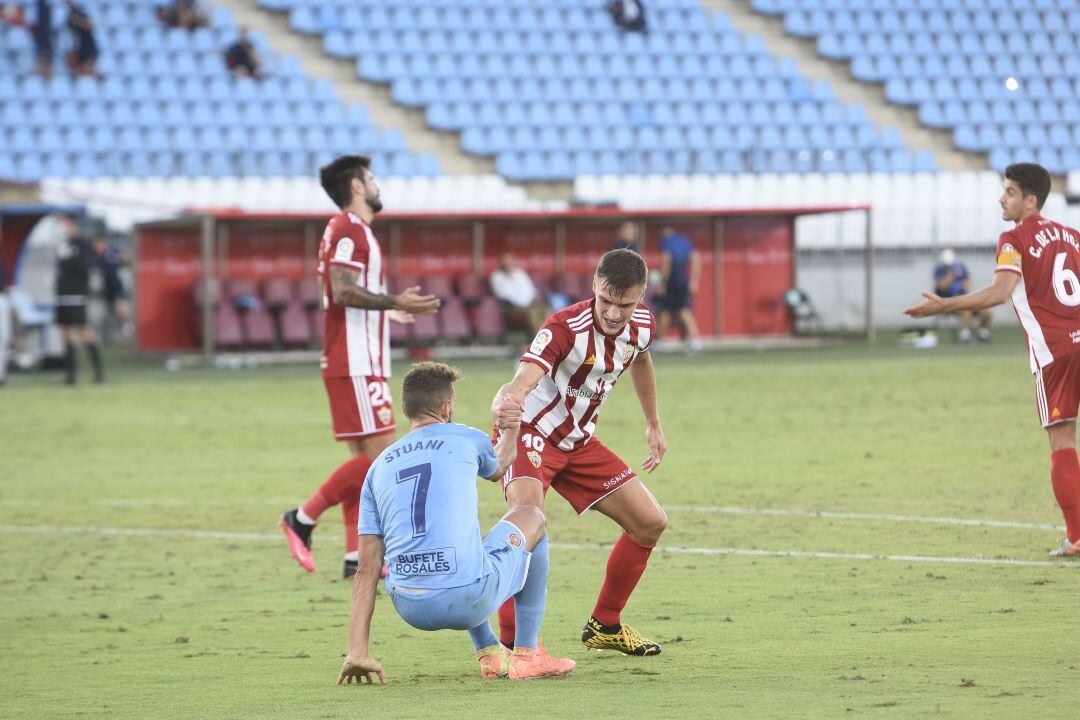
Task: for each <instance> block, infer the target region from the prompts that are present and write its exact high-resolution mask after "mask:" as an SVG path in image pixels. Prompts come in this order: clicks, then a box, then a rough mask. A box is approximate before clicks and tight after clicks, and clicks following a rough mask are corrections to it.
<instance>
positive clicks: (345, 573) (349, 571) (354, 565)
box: [341, 558, 360, 580]
mask: <svg viewBox="0 0 1080 720" xmlns="http://www.w3.org/2000/svg"><path fill="white" fill-rule="evenodd" d="M359 569H360V561H359V560H349V559H348V558H346V559H345V569H344V570H342V571H341V577H343V578H345V579H346V580H351V579H352V576H353V575H355V574H356V571H357V570H359Z"/></svg>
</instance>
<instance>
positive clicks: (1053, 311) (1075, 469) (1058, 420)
mask: <svg viewBox="0 0 1080 720" xmlns="http://www.w3.org/2000/svg"><path fill="white" fill-rule="evenodd" d="M1049 194H1050V173H1048V172H1047V171H1046V169H1045V168H1043V167H1042V166H1040V165H1036V164H1034V163H1017V164H1014V165H1010V166H1009V167H1007V168H1005V180H1004V192H1003V193H1002V195H1001V198H1000V199H999V200H998V202H999V203H1000V204H1001V208H1002V214H1001V216H1002V218H1003V219H1005V220H1011V221H1013V222H1015V223H1016V227H1014V228H1013V229H1012V230H1009V231H1008V232H1004V233H1002V234H1001V237H1000V238H999V239H998V246H997V269H996V270H995V272H994V282H993V284H992V285H990V286H989V287H986V288H983V289H982V290H979V291H978V292H975V293H971V294H970V295H961V296H959V297H953V298H941V297H938V296H937V295H935V294H933V293H926V292H924V293H923V296H924V297H925V298H926V299H925V300H923V302H921V303H919V304H918V305H915V306H913V307H910V308H908V309H907V310H905V311H904V312H906V313H907V314H908V315H911V316H912V317H927V316H930V315H938V314H940V313H947V312H962V311H968V310H970V311H979V310H984V309H987V308H991V307H993V306H995V305H1000V304H1001V303H1003V302H1005V301H1006V300H1007V299H1009V298H1012V303H1013V307H1014V308H1015V310H1016V315H1017V317H1018V318H1020V324H1021V325H1023V327H1024V332H1025V333H1027V340H1028V350H1029V354H1030V357H1031V371H1032V373H1034V375H1035V406H1036V408H1037V410H1038V413H1039V422H1040V424H1041V425H1042V426H1043V427H1044V428H1045V429H1046V433H1047V435H1048V436H1049V439H1050V481H1051V484H1052V485H1053V488H1054V496H1055V497H1056V498H1057V501H1058V505H1060V506H1061V512H1062V514H1063V515H1064V516H1065V532H1066V536H1065V538H1064V539H1063V540H1062V542H1061V546H1060V547H1059V548H1057V549H1055V550H1053V551H1052V552H1051V553H1050V556H1051V557H1074V556H1077V555H1080V461H1078V459H1077V454H1076V417H1077V412H1078V410H1080V352H1078V351H1080V278H1078V277H1077V272H1078V271H1080V233H1078V232H1077V231H1076V230H1073V229H1072V228H1069V227H1065V226H1064V225H1061V224H1059V223H1056V222H1054V221H1053V220H1048V219H1046V218H1044V217H1042V216H1041V215H1040V214H1039V211H1040V210H1041V209H1042V206H1043V203H1045V202H1046V198H1047V196H1048V195H1049Z"/></svg>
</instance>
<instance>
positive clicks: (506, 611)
mask: <svg viewBox="0 0 1080 720" xmlns="http://www.w3.org/2000/svg"><path fill="white" fill-rule="evenodd" d="M516 629H517V626H516V624H515V617H514V598H513V597H509V598H507V599H506V602H504V603H503V604H502V605H501V606H500V607H499V642H501V643H502V644H503V645H506V646H507V647H510V646H511V645H513V644H514V632H515V631H516Z"/></svg>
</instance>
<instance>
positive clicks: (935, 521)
mask: <svg viewBox="0 0 1080 720" xmlns="http://www.w3.org/2000/svg"><path fill="white" fill-rule="evenodd" d="M95 502H96V504H97V505H102V506H105V507H156V506H167V507H221V506H226V505H267V506H273V507H289V506H291V505H296V504H297V502H298V501H297V499H296V498H233V499H229V500H210V499H199V498H113V499H104V500H97V501H95ZM46 504H55V501H54V500H46V499H41V500H37V499H6V500H5V499H0V506H5V505H6V506H14V507H25V506H33V505H46ZM480 505H481V507H485V506H494V505H499V506H500V507H501V506H502V505H501V503H494V502H490V503H489V502H483V501H482V502H481V503H480ZM664 509H665V510H668V511H670V512H690V513H716V514H720V515H750V516H758V517H793V518H810V519H825V520H865V521H869V522H898V523H922V524H928V525H954V526H961V527H992V528H1012V529H1018V530H1053V531H1055V532H1062V531H1064V530H1065V526H1064V525H1054V524H1053V523H1030V522H1020V521H1017V520H990V519H984V518H956V517H932V516H924V515H891V514H875V513H857V512H838V511H834V510H800V509H795V508H748V507H735V506H724V505H665V506H664Z"/></svg>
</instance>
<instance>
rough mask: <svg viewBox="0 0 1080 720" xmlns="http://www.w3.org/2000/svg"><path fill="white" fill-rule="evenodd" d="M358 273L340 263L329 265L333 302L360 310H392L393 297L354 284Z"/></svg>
mask: <svg viewBox="0 0 1080 720" xmlns="http://www.w3.org/2000/svg"><path fill="white" fill-rule="evenodd" d="M358 277H360V273H359V272H358V271H356V270H353V269H351V268H347V267H343V266H341V265H331V266H330V291H331V293H332V294H333V296H334V302H336V303H337V304H338V305H345V306H346V307H354V308H360V309H362V310H393V309H394V298H393V297H392V296H390V295H380V294H379V293H373V292H371V291H370V290H366V289H364V288H362V287H360V286H359V285H357V284H356V278H358Z"/></svg>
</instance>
